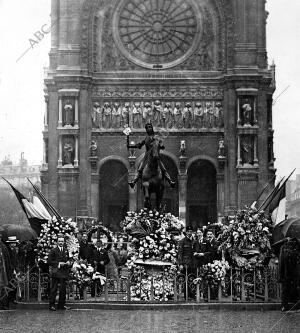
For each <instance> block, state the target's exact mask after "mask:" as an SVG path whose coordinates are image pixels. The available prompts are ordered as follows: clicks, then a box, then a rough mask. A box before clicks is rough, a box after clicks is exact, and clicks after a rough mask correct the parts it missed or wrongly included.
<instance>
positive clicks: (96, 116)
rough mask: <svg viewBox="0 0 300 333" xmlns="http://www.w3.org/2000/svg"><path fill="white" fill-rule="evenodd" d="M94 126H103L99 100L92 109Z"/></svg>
mask: <svg viewBox="0 0 300 333" xmlns="http://www.w3.org/2000/svg"><path fill="white" fill-rule="evenodd" d="M92 126H93V127H101V107H100V104H99V103H98V102H95V103H94V105H93V110H92Z"/></svg>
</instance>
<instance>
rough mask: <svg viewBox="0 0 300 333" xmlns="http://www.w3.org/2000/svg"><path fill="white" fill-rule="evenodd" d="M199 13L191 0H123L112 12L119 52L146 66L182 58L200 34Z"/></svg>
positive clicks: (169, 64)
mask: <svg viewBox="0 0 300 333" xmlns="http://www.w3.org/2000/svg"><path fill="white" fill-rule="evenodd" d="M199 17H200V12H199V11H198V10H197V7H196V5H195V4H194V2H193V1H192V0H189V1H188V0H185V1H184V0H124V1H121V2H120V4H119V5H118V7H117V9H116V12H115V15H114V21H113V24H114V27H116V28H115V29H114V37H115V39H116V42H117V44H118V45H119V47H120V49H121V51H122V52H123V53H124V55H125V56H126V57H128V58H129V59H131V60H132V61H133V62H135V63H137V64H139V65H141V66H144V67H147V68H169V67H172V66H175V65H177V64H178V63H180V62H182V61H184V60H185V59H186V58H187V57H188V56H189V55H190V54H191V53H192V52H193V51H194V49H195V47H196V46H197V41H198V38H199V37H200V32H201V31H200V30H201V29H200V20H199Z"/></svg>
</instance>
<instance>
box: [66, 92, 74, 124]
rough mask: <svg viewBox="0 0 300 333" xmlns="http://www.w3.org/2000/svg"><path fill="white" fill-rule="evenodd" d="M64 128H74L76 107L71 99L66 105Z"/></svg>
mask: <svg viewBox="0 0 300 333" xmlns="http://www.w3.org/2000/svg"><path fill="white" fill-rule="evenodd" d="M64 126H74V107H73V105H72V103H71V102H70V100H69V99H68V100H67V101H66V103H65V105H64Z"/></svg>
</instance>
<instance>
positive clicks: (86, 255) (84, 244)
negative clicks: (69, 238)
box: [79, 232, 95, 264]
mask: <svg viewBox="0 0 300 333" xmlns="http://www.w3.org/2000/svg"><path fill="white" fill-rule="evenodd" d="M94 249H95V246H94V244H92V243H91V242H89V241H88V235H87V233H86V232H85V233H83V234H82V239H81V242H80V244H79V258H80V259H83V260H86V261H87V262H88V263H89V264H93V263H94Z"/></svg>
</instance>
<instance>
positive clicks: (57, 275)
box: [48, 234, 71, 311]
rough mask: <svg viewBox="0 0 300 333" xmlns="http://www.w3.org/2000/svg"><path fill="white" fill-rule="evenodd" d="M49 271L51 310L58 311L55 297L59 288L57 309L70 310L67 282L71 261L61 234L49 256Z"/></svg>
mask: <svg viewBox="0 0 300 333" xmlns="http://www.w3.org/2000/svg"><path fill="white" fill-rule="evenodd" d="M48 264H49V273H50V277H51V284H50V297H49V310H51V311H56V308H55V298H56V294H57V289H58V288H59V299H58V305H57V309H60V310H68V309H69V307H67V306H66V283H67V279H68V276H69V271H70V267H71V262H70V260H69V253H68V250H67V248H66V246H65V239H64V236H63V235H61V234H59V235H58V238H57V246H56V247H54V248H53V249H52V250H51V251H50V253H49V257H48Z"/></svg>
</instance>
